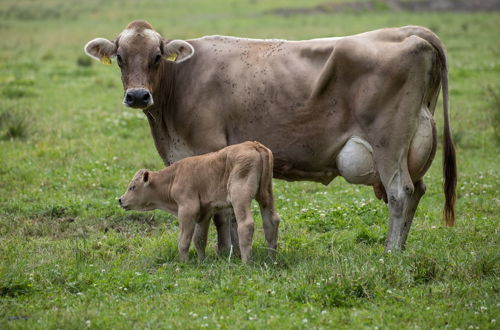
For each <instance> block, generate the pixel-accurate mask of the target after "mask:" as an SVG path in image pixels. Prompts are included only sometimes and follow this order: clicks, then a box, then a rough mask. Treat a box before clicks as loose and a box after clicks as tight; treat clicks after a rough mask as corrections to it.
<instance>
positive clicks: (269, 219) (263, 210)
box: [259, 196, 281, 259]
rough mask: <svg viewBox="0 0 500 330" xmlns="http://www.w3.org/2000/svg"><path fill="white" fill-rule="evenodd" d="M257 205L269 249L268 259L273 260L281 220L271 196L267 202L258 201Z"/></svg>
mask: <svg viewBox="0 0 500 330" xmlns="http://www.w3.org/2000/svg"><path fill="white" fill-rule="evenodd" d="M259 205H260V214H261V215H262V225H263V226H264V235H265V237H266V241H267V246H268V247H269V257H271V258H272V259H274V258H275V257H276V250H277V248H278V226H279V223H280V221H281V219H280V217H279V215H278V213H276V210H275V209H274V199H273V197H272V196H271V198H270V200H269V201H265V202H264V201H259Z"/></svg>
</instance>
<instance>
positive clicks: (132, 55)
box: [84, 21, 194, 109]
mask: <svg viewBox="0 0 500 330" xmlns="http://www.w3.org/2000/svg"><path fill="white" fill-rule="evenodd" d="M84 49H85V53H87V55H89V56H90V57H92V58H95V59H97V60H99V61H101V62H103V63H105V64H111V59H113V58H116V62H117V63H118V66H119V67H120V69H121V71H122V81H123V88H124V92H125V95H124V99H123V103H124V104H125V105H126V106H128V107H132V108H139V109H145V108H147V107H150V106H151V105H153V103H154V100H153V93H154V92H155V91H156V89H157V88H158V85H159V76H160V72H161V70H163V69H164V68H165V66H166V65H169V64H168V63H167V61H170V62H175V63H180V62H183V61H185V60H187V59H189V58H190V57H191V56H192V55H193V54H194V49H193V46H191V45H190V44H189V43H187V42H186V41H183V40H166V39H164V38H162V36H161V35H160V34H159V33H158V32H156V31H154V30H153V27H152V26H151V24H149V23H148V22H146V21H134V22H132V23H130V24H129V25H128V26H127V28H126V29H125V30H124V31H123V32H122V33H120V35H118V37H117V38H116V40H114V41H110V40H108V39H104V38H97V39H94V40H91V41H90V42H88V43H87V44H86V45H85V48H84Z"/></svg>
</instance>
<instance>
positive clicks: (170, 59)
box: [167, 53, 177, 62]
mask: <svg viewBox="0 0 500 330" xmlns="http://www.w3.org/2000/svg"><path fill="white" fill-rule="evenodd" d="M176 59H177V54H176V53H172V54H170V55H168V56H167V61H170V62H175V60H176Z"/></svg>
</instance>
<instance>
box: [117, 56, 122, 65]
mask: <svg viewBox="0 0 500 330" xmlns="http://www.w3.org/2000/svg"><path fill="white" fill-rule="evenodd" d="M116 62H118V65H119V66H122V65H123V59H122V57H121V56H120V55H116Z"/></svg>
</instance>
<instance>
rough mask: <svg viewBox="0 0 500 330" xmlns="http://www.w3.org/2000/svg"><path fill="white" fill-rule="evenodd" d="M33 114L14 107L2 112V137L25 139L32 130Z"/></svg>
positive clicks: (0, 135) (5, 138)
mask: <svg viewBox="0 0 500 330" xmlns="http://www.w3.org/2000/svg"><path fill="white" fill-rule="evenodd" d="M31 119H32V118H31V115H30V114H29V112H20V111H15V110H13V109H10V110H5V111H3V112H1V113H0V139H1V140H11V139H24V138H26V137H28V135H29V132H30V124H29V123H30V121H31Z"/></svg>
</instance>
